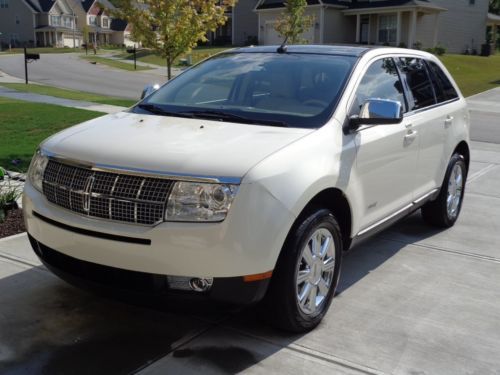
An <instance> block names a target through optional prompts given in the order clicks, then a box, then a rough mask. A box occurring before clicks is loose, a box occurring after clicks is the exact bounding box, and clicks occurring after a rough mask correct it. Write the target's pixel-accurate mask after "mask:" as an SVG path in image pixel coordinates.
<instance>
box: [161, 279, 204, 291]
mask: <svg viewBox="0 0 500 375" xmlns="http://www.w3.org/2000/svg"><path fill="white" fill-rule="evenodd" d="M167 280H168V286H169V287H170V289H176V290H186V291H195V292H200V293H201V292H206V291H208V290H210V288H211V287H212V284H213V282H214V279H213V278H201V277H186V276H167Z"/></svg>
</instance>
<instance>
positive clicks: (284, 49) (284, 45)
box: [276, 35, 288, 53]
mask: <svg viewBox="0 0 500 375" xmlns="http://www.w3.org/2000/svg"><path fill="white" fill-rule="evenodd" d="M287 41H288V35H287V36H286V38H285V40H284V41H283V43H281V46H279V47H278V49H277V50H276V52H278V53H286V50H287V45H286V42H287Z"/></svg>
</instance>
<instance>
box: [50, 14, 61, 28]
mask: <svg viewBox="0 0 500 375" xmlns="http://www.w3.org/2000/svg"><path fill="white" fill-rule="evenodd" d="M50 24H51V25H52V26H61V16H50Z"/></svg>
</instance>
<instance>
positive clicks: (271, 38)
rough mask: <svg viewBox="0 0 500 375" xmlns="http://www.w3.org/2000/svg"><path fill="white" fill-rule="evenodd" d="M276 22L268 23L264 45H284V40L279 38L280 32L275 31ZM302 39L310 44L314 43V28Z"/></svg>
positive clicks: (303, 35) (304, 34)
mask: <svg viewBox="0 0 500 375" xmlns="http://www.w3.org/2000/svg"><path fill="white" fill-rule="evenodd" d="M274 24H275V23H274V22H266V28H265V34H264V44H266V45H276V44H281V43H283V38H282V37H280V36H279V34H278V32H277V31H276V30H275V29H274ZM302 39H305V40H306V41H307V42H308V43H313V42H314V28H312V27H311V28H310V29H309V30H307V31H306V32H305V33H303V34H302Z"/></svg>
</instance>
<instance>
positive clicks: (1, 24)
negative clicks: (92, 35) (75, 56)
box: [0, 0, 81, 47]
mask: <svg viewBox="0 0 500 375" xmlns="http://www.w3.org/2000/svg"><path fill="white" fill-rule="evenodd" d="M0 33H1V35H0V43H2V44H3V45H11V46H13V47H16V46H21V45H24V44H25V43H28V45H30V46H35V45H36V46H55V47H64V46H68V47H78V46H79V40H80V38H81V35H80V34H79V33H78V31H77V30H76V29H75V14H74V12H73V9H72V8H71V6H70V5H69V3H68V0H0Z"/></svg>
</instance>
